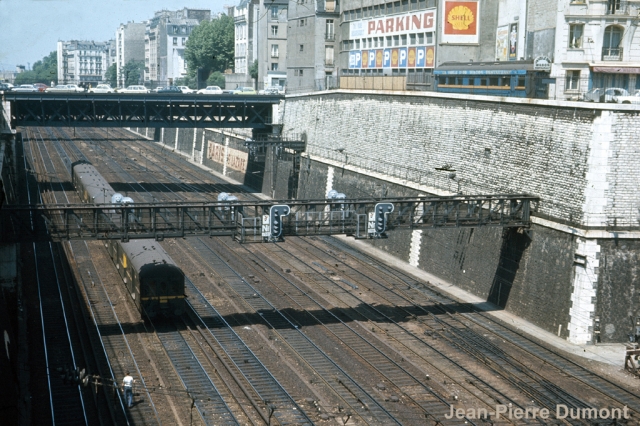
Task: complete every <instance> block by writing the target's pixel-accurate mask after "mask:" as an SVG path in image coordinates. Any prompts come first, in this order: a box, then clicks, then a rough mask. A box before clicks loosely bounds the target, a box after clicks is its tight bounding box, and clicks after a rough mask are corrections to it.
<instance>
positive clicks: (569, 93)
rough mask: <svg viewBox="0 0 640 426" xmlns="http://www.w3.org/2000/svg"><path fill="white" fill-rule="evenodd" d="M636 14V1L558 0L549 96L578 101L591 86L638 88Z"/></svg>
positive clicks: (638, 6) (639, 59)
mask: <svg viewBox="0 0 640 426" xmlns="http://www.w3.org/2000/svg"><path fill="white" fill-rule="evenodd" d="M639 14H640V2H638V1H631V0H630V1H625V0H606V1H588V0H563V1H561V2H560V5H559V7H558V13H557V22H556V26H555V40H556V43H555V61H554V63H553V68H552V76H553V77H555V78H556V84H555V85H554V86H553V88H552V90H551V93H550V98H552V99H565V100H566V99H579V98H580V97H581V95H582V94H584V93H585V92H587V91H588V90H589V89H592V88H610V87H619V88H623V89H626V90H628V91H629V92H630V93H633V92H634V91H635V90H638V89H640V33H639V32H638V31H637V28H638V17H639Z"/></svg>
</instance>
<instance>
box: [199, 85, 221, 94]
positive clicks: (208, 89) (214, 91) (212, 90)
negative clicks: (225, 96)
mask: <svg viewBox="0 0 640 426" xmlns="http://www.w3.org/2000/svg"><path fill="white" fill-rule="evenodd" d="M197 93H198V94H200V95H221V94H222V89H221V88H220V87H218V86H207V87H205V88H204V89H200V90H198V92H197Z"/></svg>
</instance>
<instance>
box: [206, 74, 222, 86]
mask: <svg viewBox="0 0 640 426" xmlns="http://www.w3.org/2000/svg"><path fill="white" fill-rule="evenodd" d="M224 84H225V83H224V74H222V73H221V72H220V71H214V72H212V73H211V75H210V76H209V78H208V79H207V86H218V87H224Z"/></svg>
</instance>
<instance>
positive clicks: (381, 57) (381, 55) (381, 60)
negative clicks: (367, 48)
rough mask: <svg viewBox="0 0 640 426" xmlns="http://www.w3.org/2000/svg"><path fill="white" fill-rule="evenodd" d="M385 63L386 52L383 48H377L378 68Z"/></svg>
mask: <svg viewBox="0 0 640 426" xmlns="http://www.w3.org/2000/svg"><path fill="white" fill-rule="evenodd" d="M383 64H384V52H383V51H382V49H378V50H376V68H382V65H383Z"/></svg>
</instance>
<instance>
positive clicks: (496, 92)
mask: <svg viewBox="0 0 640 426" xmlns="http://www.w3.org/2000/svg"><path fill="white" fill-rule="evenodd" d="M433 75H434V81H435V84H434V87H435V91H436V92H443V93H463V94H472V95H489V96H506V97H517V98H540V99H546V98H547V87H548V83H549V78H548V77H549V73H548V72H546V71H540V70H537V69H535V67H534V62H533V61H503V62H445V63H443V64H442V65H440V66H439V67H438V68H436V69H435V70H434V71H433Z"/></svg>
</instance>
